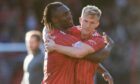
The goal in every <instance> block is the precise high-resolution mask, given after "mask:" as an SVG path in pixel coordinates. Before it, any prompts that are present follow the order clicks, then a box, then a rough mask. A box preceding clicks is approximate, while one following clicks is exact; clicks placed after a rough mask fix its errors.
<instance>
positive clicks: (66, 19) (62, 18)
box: [52, 5, 73, 29]
mask: <svg viewBox="0 0 140 84" xmlns="http://www.w3.org/2000/svg"><path fill="white" fill-rule="evenodd" d="M52 22H53V24H54V25H56V26H57V27H59V28H65V29H67V28H69V27H72V26H73V19H72V15H71V12H70V9H69V8H68V7H67V6H65V5H63V6H60V7H58V8H57V9H56V10H55V11H53V12H52Z"/></svg>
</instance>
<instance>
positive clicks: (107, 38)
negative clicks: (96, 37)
mask: <svg viewBox="0 0 140 84" xmlns="http://www.w3.org/2000/svg"><path fill="white" fill-rule="evenodd" d="M102 37H103V38H104V42H105V43H106V44H110V45H113V44H114V41H113V40H112V39H111V38H110V37H109V36H108V35H107V34H106V33H105V32H103V36H102Z"/></svg>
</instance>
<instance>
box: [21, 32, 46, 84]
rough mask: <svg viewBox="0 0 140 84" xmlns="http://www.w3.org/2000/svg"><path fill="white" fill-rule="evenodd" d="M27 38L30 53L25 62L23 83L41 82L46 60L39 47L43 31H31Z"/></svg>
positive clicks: (38, 83)
mask: <svg viewBox="0 0 140 84" xmlns="http://www.w3.org/2000/svg"><path fill="white" fill-rule="evenodd" d="M25 38H26V47H27V51H28V55H27V56H26V58H25V60H24V64H23V70H24V75H23V79H22V82H21V84H40V83H41V81H42V79H43V60H44V55H43V53H42V52H41V50H40V49H39V46H40V44H41V33H40V32H39V31H29V32H27V33H26V37H25Z"/></svg>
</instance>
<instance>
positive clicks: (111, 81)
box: [102, 72, 114, 84]
mask: <svg viewBox="0 0 140 84" xmlns="http://www.w3.org/2000/svg"><path fill="white" fill-rule="evenodd" d="M102 76H103V78H104V80H105V81H107V82H108V84H114V82H113V78H112V76H111V75H110V74H109V73H108V72H105V73H103V74H102Z"/></svg>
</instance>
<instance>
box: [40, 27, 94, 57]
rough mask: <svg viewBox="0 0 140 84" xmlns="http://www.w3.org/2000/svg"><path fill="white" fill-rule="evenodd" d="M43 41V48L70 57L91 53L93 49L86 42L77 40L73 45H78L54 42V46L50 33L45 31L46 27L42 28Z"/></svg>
mask: <svg viewBox="0 0 140 84" xmlns="http://www.w3.org/2000/svg"><path fill="white" fill-rule="evenodd" d="M43 41H44V43H45V49H46V50H49V51H53V50H56V51H57V52H59V53H63V54H65V55H67V56H70V57H75V58H82V57H84V56H86V55H87V54H90V53H93V52H94V49H93V48H92V47H90V46H89V45H87V44H84V43H82V42H78V43H77V44H74V45H80V47H69V46H62V45H58V44H56V45H55V46H54V43H55V42H54V41H53V40H52V39H51V37H50V35H49V34H48V33H47V29H46V28H45V27H44V29H43Z"/></svg>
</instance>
